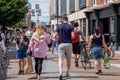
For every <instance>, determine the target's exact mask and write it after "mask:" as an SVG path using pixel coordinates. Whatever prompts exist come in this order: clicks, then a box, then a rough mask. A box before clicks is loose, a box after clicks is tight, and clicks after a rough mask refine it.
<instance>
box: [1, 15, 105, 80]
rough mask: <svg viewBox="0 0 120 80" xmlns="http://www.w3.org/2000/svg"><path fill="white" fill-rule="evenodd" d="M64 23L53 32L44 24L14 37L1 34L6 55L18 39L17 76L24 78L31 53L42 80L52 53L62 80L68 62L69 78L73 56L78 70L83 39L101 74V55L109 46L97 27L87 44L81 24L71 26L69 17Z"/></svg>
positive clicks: (67, 73) (65, 18)
mask: <svg viewBox="0 0 120 80" xmlns="http://www.w3.org/2000/svg"><path fill="white" fill-rule="evenodd" d="M61 20H62V23H61V24H60V25H58V26H57V29H56V30H53V31H52V32H46V28H45V26H43V25H42V24H37V25H36V26H35V28H34V29H32V28H28V30H25V29H17V30H16V31H15V33H12V32H9V31H7V32H5V33H4V32H3V31H2V30H0V36H1V37H2V40H1V41H0V44H1V47H2V48H3V49H4V51H6V50H7V49H6V44H10V42H11V41H14V39H15V42H16V50H17V52H16V56H17V58H18V59H19V61H18V64H19V71H18V75H24V65H25V63H24V58H26V57H27V55H28V53H31V56H33V57H34V61H35V67H34V68H35V73H36V79H38V80H40V79H41V72H42V64H43V60H44V58H46V56H47V50H48V51H51V54H53V55H58V56H59V57H58V67H59V80H62V79H63V74H62V73H63V60H64V58H66V62H67V63H66V64H67V71H66V77H69V76H70V68H71V55H72V53H73V54H74V62H75V63H74V64H75V66H76V67H79V65H78V60H79V58H80V54H81V50H80V45H79V42H80V40H81V39H82V40H83V41H84V42H85V43H86V44H88V51H89V52H91V54H92V56H93V59H94V61H95V67H96V70H97V71H96V74H102V69H101V54H102V51H103V47H104V48H105V51H107V46H106V43H105V38H104V36H103V35H102V34H101V33H100V27H99V26H95V27H94V34H92V35H91V36H90V37H89V41H87V39H86V38H85V36H84V34H83V32H82V31H81V30H80V29H79V24H78V22H75V23H74V24H73V26H72V25H70V24H68V18H67V17H63V18H62V19H61Z"/></svg>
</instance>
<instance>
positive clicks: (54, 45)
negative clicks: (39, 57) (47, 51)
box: [51, 30, 58, 55]
mask: <svg viewBox="0 0 120 80" xmlns="http://www.w3.org/2000/svg"><path fill="white" fill-rule="evenodd" d="M51 38H52V54H53V55H54V52H55V51H54V49H56V54H57V53H58V46H57V43H56V39H55V30H53V32H52V34H51Z"/></svg>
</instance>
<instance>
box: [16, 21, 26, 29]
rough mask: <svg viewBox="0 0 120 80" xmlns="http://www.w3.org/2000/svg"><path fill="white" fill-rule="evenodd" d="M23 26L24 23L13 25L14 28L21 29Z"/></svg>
mask: <svg viewBox="0 0 120 80" xmlns="http://www.w3.org/2000/svg"><path fill="white" fill-rule="evenodd" d="M24 24H25V22H24V21H20V22H18V23H16V24H15V25H14V28H22V27H23V26H24Z"/></svg>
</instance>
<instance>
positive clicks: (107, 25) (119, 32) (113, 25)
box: [85, 3, 120, 49]
mask: <svg viewBox="0 0 120 80" xmlns="http://www.w3.org/2000/svg"><path fill="white" fill-rule="evenodd" d="M85 15H86V17H87V19H88V31H89V33H91V34H92V33H93V28H94V26H100V28H101V33H102V34H104V35H105V36H106V37H105V39H106V42H108V37H107V35H108V34H109V33H113V34H115V36H116V38H115V42H116V49H118V47H119V46H120V3H112V4H109V5H106V6H103V7H99V8H96V9H92V10H88V11H85Z"/></svg>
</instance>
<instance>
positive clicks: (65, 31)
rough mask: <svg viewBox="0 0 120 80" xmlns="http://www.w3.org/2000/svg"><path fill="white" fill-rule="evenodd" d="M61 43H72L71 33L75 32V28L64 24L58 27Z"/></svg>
mask: <svg viewBox="0 0 120 80" xmlns="http://www.w3.org/2000/svg"><path fill="white" fill-rule="evenodd" d="M56 31H57V32H58V36H59V43H72V40H71V32H73V27H72V26H71V25H69V24H68V23H62V24H60V25H59V26H58V27H57V30H56Z"/></svg>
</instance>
